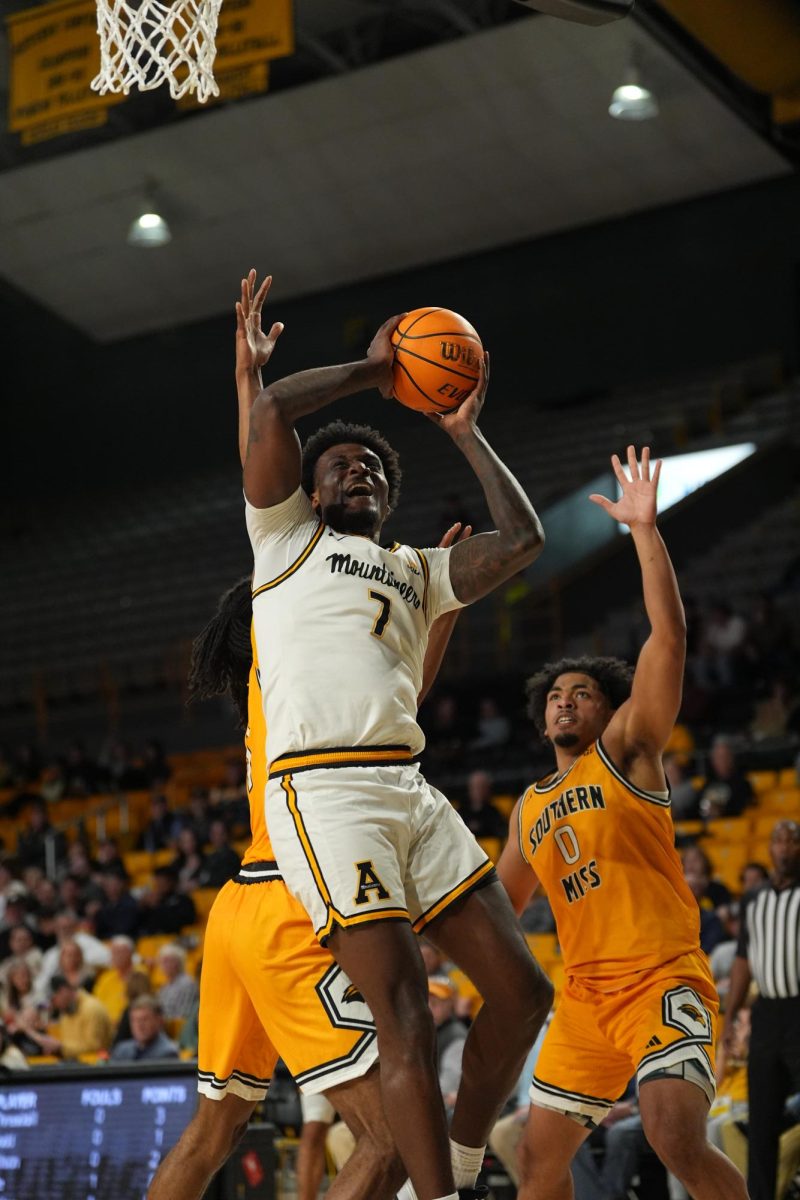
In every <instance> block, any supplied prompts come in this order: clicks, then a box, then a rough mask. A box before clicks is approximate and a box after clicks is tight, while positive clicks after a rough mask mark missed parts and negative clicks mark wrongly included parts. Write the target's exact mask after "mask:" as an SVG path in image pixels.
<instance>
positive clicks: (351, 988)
mask: <svg viewBox="0 0 800 1200" xmlns="http://www.w3.org/2000/svg"><path fill="white" fill-rule="evenodd" d="M342 1002H343V1003H344V1004H365V1003H366V1001H365V1000H364V997H363V996H362V995H361V992H360V991H359V990H358V988H357V987H356V985H355V984H354V983H350V984H348V986H347V987H346V988H345V989H344V993H343V995H342Z"/></svg>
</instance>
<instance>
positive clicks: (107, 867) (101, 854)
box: [96, 837, 128, 879]
mask: <svg viewBox="0 0 800 1200" xmlns="http://www.w3.org/2000/svg"><path fill="white" fill-rule="evenodd" d="M96 866H97V871H98V872H99V874H101V875H103V874H105V873H106V872H108V871H116V872H117V874H118V875H122V876H123V878H125V879H127V878H128V871H127V868H126V866H125V862H124V859H123V857H122V855H121V854H120V850H119V846H118V845H117V843H116V842H115V841H114V839H113V838H110V837H106V838H101V840H100V841H99V842H98V843H97V864H96Z"/></svg>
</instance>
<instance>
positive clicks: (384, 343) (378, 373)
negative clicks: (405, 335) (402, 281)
mask: <svg viewBox="0 0 800 1200" xmlns="http://www.w3.org/2000/svg"><path fill="white" fill-rule="evenodd" d="M406 316H408V313H398V314H397V316H396V317H389V320H388V321H384V322H383V324H382V325H381V327H380V329H379V330H378V332H377V333H376V334H375V337H374V338H373V339H372V341H371V342H370V344H369V348H368V350H367V359H368V360H369V362H370V363H371V364H372V366H373V367H374V368H375V387H376V388H377V389H378V391H379V392H380V394H381V395H382V396H383V398H384V400H390V399H391V397H392V395H393V393H394V381H393V379H392V367H393V366H394V346H393V345H392V334H393V333H394V331H395V329H397V326H398V325H399V324H400V322H401V321H402V319H403V317H406Z"/></svg>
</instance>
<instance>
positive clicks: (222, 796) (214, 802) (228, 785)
mask: <svg viewBox="0 0 800 1200" xmlns="http://www.w3.org/2000/svg"><path fill="white" fill-rule="evenodd" d="M246 794H247V793H246V781H245V769H244V761H243V759H242V757H241V755H240V754H236V755H231V757H230V758H226V760H225V774H224V778H223V781H222V783H221V784H220V786H219V787H213V788H211V790H210V792H209V793H208V800H209V803H210V804H211V807H212V808H217V807H219V805H221V804H224V805H225V806H226V807H227V806H228V805H229V804H235V803H236V802H237V801H238V800H240V799H241V797H242V796H244V795H246ZM202 840H203V841H206V840H207V839H206V838H203V839H202Z"/></svg>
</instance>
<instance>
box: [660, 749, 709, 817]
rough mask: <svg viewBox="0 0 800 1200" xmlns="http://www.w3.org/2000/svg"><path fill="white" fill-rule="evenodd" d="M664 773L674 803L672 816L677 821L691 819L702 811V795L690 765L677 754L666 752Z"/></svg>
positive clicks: (672, 803)
mask: <svg viewBox="0 0 800 1200" xmlns="http://www.w3.org/2000/svg"><path fill="white" fill-rule="evenodd" d="M663 763H664V774H665V775H666V777H667V783H668V784H669V798H670V802H671V805H672V816H673V819H674V820H675V821H689V820H692V819H693V818H694V817H697V816H698V815H699V812H700V807H699V801H700V796H699V794H698V792H697V789H696V788H695V786H694V784H693V783H692V779H691V775H690V774H689V770H688V767H686V766H685V765H684V764H683V763H682V762H681V760H680V757H679V756H678V755H677V754H665V755H664V758H663Z"/></svg>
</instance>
